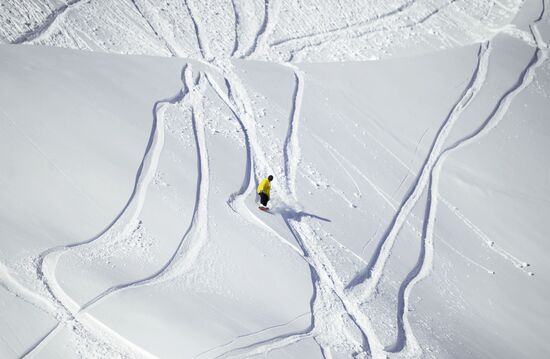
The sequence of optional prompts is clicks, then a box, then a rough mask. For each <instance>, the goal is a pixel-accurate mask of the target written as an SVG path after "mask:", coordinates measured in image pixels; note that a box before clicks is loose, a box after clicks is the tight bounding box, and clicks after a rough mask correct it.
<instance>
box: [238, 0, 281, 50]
mask: <svg viewBox="0 0 550 359" xmlns="http://www.w3.org/2000/svg"><path fill="white" fill-rule="evenodd" d="M272 1H273V0H272ZM269 4H270V0H264V17H263V20H262V23H261V24H260V28H259V29H258V31H257V32H256V35H255V36H254V41H253V43H252V44H251V45H250V47H249V48H248V50H246V51H245V52H244V54H243V56H242V57H241V58H243V59H244V58H248V57H250V56H252V55H253V54H254V53H255V52H256V50H257V48H258V47H259V43H260V41H261V39H262V38H263V37H264V35H265V34H266V31H267V29H268V24H269V11H270V10H269V7H270V6H269Z"/></svg>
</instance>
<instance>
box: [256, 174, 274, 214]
mask: <svg viewBox="0 0 550 359" xmlns="http://www.w3.org/2000/svg"><path fill="white" fill-rule="evenodd" d="M271 181H273V176H272V175H269V176H267V178H264V179H263V180H262V181H261V182H260V184H259V185H258V190H257V191H256V192H258V194H259V195H260V203H261V204H262V205H261V206H260V207H258V208H260V209H261V210H263V211H266V210H268V209H269V208H267V202H269V191H270V190H271Z"/></svg>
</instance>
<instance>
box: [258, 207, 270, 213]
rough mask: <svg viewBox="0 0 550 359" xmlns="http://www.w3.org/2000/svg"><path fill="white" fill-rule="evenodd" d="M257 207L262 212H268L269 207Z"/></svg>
mask: <svg viewBox="0 0 550 359" xmlns="http://www.w3.org/2000/svg"><path fill="white" fill-rule="evenodd" d="M258 209H259V210H260V211H262V212H267V213H269V208H267V207H258Z"/></svg>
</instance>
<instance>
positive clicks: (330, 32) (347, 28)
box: [269, 0, 418, 47]
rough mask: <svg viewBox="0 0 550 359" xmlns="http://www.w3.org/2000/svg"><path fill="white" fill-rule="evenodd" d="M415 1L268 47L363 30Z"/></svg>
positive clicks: (408, 6) (280, 41)
mask: <svg viewBox="0 0 550 359" xmlns="http://www.w3.org/2000/svg"><path fill="white" fill-rule="evenodd" d="M417 1H418V0H409V1H406V2H405V3H403V4H401V5H400V6H399V7H397V8H395V9H393V10H391V11H388V12H387V13H384V14H381V15H376V16H373V17H371V18H368V19H364V20H361V21H358V22H356V23H352V24H346V25H344V26H341V27H338V28H334V29H330V30H326V31H320V32H315V33H310V34H306V35H299V36H293V37H289V38H286V39H282V40H277V41H273V42H272V43H270V44H269V45H270V46H271V47H279V46H283V45H284V46H288V44H292V43H300V42H302V41H310V40H314V39H316V38H321V39H325V37H326V36H327V35H334V34H337V35H340V34H346V33H347V32H349V31H353V30H355V29H357V28H363V27H365V26H369V25H372V22H374V21H380V20H383V19H386V18H391V17H393V16H394V15H397V14H400V13H402V12H403V11H405V10H407V9H408V8H410V7H411V6H412V5H413V4H416V3H417Z"/></svg>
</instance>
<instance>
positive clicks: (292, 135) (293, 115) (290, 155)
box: [283, 65, 304, 201]
mask: <svg viewBox="0 0 550 359" xmlns="http://www.w3.org/2000/svg"><path fill="white" fill-rule="evenodd" d="M287 66H289V67H290V68H291V69H292V70H293V71H294V81H295V87H294V93H293V94H292V107H291V109H290V116H289V125H288V131H287V135H286V138H285V142H284V145H283V149H284V150H283V161H284V175H285V178H286V179H287V186H288V188H287V190H288V193H289V194H293V196H294V200H295V201H297V200H298V199H297V198H296V172H297V170H298V165H299V163H300V145H299V143H298V126H299V119H300V110H301V108H302V97H303V95H304V78H303V74H302V72H301V71H300V70H299V69H298V68H297V67H295V66H290V65H287Z"/></svg>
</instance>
